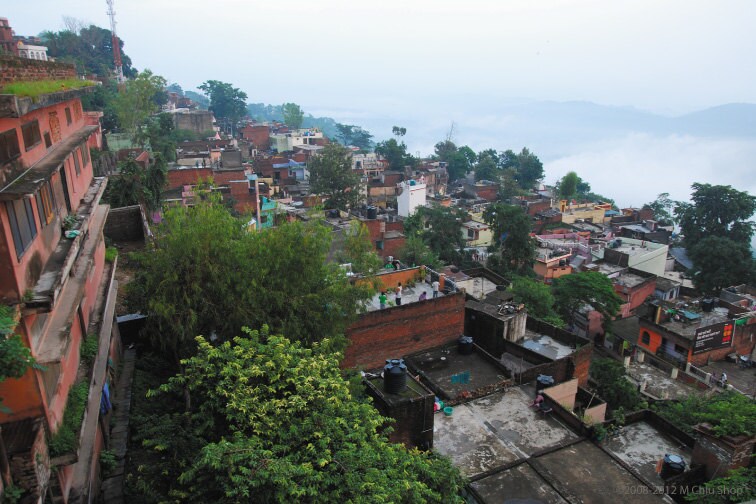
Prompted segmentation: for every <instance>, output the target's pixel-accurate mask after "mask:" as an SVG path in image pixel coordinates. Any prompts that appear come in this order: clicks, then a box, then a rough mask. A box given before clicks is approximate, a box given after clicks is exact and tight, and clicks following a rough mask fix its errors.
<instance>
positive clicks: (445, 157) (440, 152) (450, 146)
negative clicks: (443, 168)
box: [434, 140, 457, 161]
mask: <svg viewBox="0 0 756 504" xmlns="http://www.w3.org/2000/svg"><path fill="white" fill-rule="evenodd" d="M434 151H435V153H436V156H437V157H438V159H439V160H441V161H449V158H450V157H451V156H452V155H453V154H455V153H456V152H457V146H456V145H455V144H454V142H452V141H451V140H443V141H441V142H438V143H437V144H436V145H435V146H434Z"/></svg>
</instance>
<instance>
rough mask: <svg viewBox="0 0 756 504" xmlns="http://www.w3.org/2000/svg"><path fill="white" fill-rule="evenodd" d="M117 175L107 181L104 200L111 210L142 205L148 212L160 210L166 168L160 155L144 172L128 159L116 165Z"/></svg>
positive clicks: (139, 166)
mask: <svg viewBox="0 0 756 504" xmlns="http://www.w3.org/2000/svg"><path fill="white" fill-rule="evenodd" d="M118 168H119V169H118V174H117V175H113V176H111V177H110V178H109V180H108V186H107V188H106V194H105V200H106V201H107V202H108V204H110V206H112V207H113V208H120V207H125V206H131V205H138V204H140V203H141V204H144V205H145V206H146V207H147V209H148V210H157V209H159V208H160V204H161V198H162V192H163V187H164V186H165V181H166V177H167V173H168V167H167V164H166V162H165V160H164V159H163V158H162V157H161V155H160V154H157V155H156V157H155V161H154V162H153V163H152V164H151V165H150V166H149V167H148V168H147V169H146V170H145V169H144V168H143V167H142V165H140V164H138V163H137V162H136V161H134V160H133V159H131V158H129V159H127V160H126V161H122V162H121V163H119V165H118Z"/></svg>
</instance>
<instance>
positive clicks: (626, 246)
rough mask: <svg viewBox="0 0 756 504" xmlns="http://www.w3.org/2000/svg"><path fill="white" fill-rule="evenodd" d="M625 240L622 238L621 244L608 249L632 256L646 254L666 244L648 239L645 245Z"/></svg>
mask: <svg viewBox="0 0 756 504" xmlns="http://www.w3.org/2000/svg"><path fill="white" fill-rule="evenodd" d="M626 241H627V238H622V246H620V247H617V248H614V249H610V250H616V251H617V252H622V253H623V254H627V255H629V256H631V257H632V256H637V255H643V254H648V253H650V252H653V251H655V250H658V249H660V248H661V247H666V245H664V244H661V243H654V242H650V241H646V242H645V245H641V244H637V245H636V244H632V243H625V242H626Z"/></svg>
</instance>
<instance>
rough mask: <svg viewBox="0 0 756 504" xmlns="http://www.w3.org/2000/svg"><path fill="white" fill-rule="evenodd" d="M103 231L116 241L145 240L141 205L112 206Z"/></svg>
mask: <svg viewBox="0 0 756 504" xmlns="http://www.w3.org/2000/svg"><path fill="white" fill-rule="evenodd" d="M103 233H104V234H105V236H107V237H108V238H110V239H111V240H116V241H138V240H144V228H143V226H142V211H141V208H140V207H139V205H133V206H127V207H122V208H111V209H110V212H108V218H107V220H106V221H105V228H104V230H103Z"/></svg>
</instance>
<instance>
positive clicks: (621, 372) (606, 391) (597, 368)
mask: <svg viewBox="0 0 756 504" xmlns="http://www.w3.org/2000/svg"><path fill="white" fill-rule="evenodd" d="M590 372H591V378H593V381H595V382H596V384H597V387H596V392H598V395H599V397H601V398H602V399H603V400H604V401H606V403H607V404H608V405H609V407H610V408H612V409H615V410H616V409H619V408H622V409H623V410H626V411H635V410H637V409H640V408H641V407H642V406H643V402H642V399H641V395H640V393H639V392H638V389H637V388H636V387H635V385H633V384H632V383H630V381H628V379H627V378H625V367H624V366H623V365H622V363H621V362H619V361H616V360H614V359H594V360H593V362H592V363H591V371H590Z"/></svg>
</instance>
